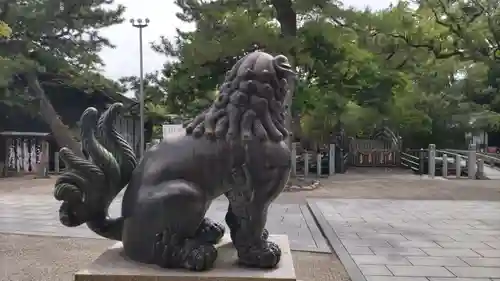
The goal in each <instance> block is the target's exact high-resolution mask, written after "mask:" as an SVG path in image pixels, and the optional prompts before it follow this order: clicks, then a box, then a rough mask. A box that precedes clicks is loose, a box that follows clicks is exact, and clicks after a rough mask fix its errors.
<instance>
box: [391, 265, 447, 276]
mask: <svg viewBox="0 0 500 281" xmlns="http://www.w3.org/2000/svg"><path fill="white" fill-rule="evenodd" d="M387 268H389V270H390V271H391V272H392V274H394V276H405V277H455V276H454V275H453V274H452V273H451V272H449V271H448V270H447V269H446V268H444V267H441V266H402V265H388V266H387Z"/></svg>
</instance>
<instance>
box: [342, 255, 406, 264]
mask: <svg viewBox="0 0 500 281" xmlns="http://www.w3.org/2000/svg"><path fill="white" fill-rule="evenodd" d="M351 257H352V259H353V260H354V262H355V263H356V264H358V265H365V264H373V265H377V264H378V265H380V264H385V265H411V264H410V262H409V261H408V260H407V259H406V258H405V257H402V256H398V255H393V256H384V255H351Z"/></svg>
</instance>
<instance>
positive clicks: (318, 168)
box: [316, 152, 321, 178]
mask: <svg viewBox="0 0 500 281" xmlns="http://www.w3.org/2000/svg"><path fill="white" fill-rule="evenodd" d="M316 175H317V176H318V178H319V177H321V153H320V152H318V154H316Z"/></svg>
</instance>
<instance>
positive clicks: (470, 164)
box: [467, 143, 477, 179]
mask: <svg viewBox="0 0 500 281" xmlns="http://www.w3.org/2000/svg"><path fill="white" fill-rule="evenodd" d="M476 153H477V152H476V144H475V143H471V144H470V145H469V152H468V157H467V174H468V176H469V179H474V178H475V177H476V165H477V164H476V161H477V157H476Z"/></svg>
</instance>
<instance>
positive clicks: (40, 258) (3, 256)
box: [0, 234, 349, 281]
mask: <svg viewBox="0 0 500 281" xmlns="http://www.w3.org/2000/svg"><path fill="white" fill-rule="evenodd" d="M113 243H114V242H113V241H107V240H100V239H73V238H71V239H69V238H55V237H45V236H28V235H6V234H5V235H4V234H0V280H2V281H32V280H33V281H35V280H36V281H71V280H73V274H74V273H75V272H76V271H78V270H79V269H81V268H83V267H85V266H86V265H87V264H89V263H90V262H92V260H94V259H95V258H97V257H98V256H99V255H100V254H101V253H102V252H103V251H104V249H106V248H107V247H109V246H111V245H112V244H113ZM293 258H294V264H295V270H296V273H297V277H298V279H299V280H304V281H308V280H311V281H313V280H314V281H347V280H349V277H348V276H347V274H346V273H345V270H344V268H343V266H342V264H341V263H340V262H339V261H338V260H337V259H336V258H335V257H334V256H333V255H331V254H313V253H306V252H293Z"/></svg>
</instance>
